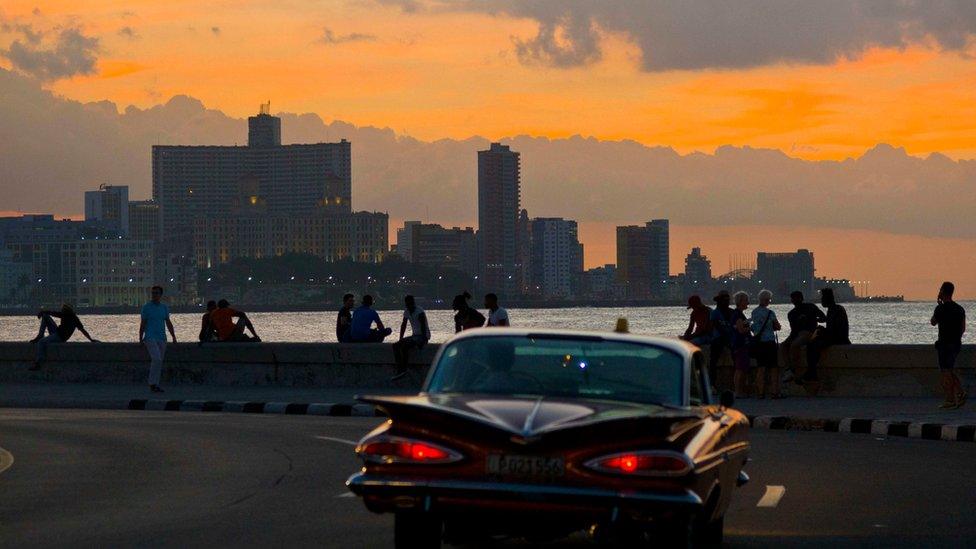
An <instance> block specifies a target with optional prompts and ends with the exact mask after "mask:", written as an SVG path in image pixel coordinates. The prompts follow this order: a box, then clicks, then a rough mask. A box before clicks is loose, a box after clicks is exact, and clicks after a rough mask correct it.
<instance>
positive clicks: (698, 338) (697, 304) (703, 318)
mask: <svg viewBox="0 0 976 549" xmlns="http://www.w3.org/2000/svg"><path fill="white" fill-rule="evenodd" d="M688 309H690V310H691V315H690V318H689V319H688V329H687V330H685V333H684V335H682V336H681V339H683V340H685V341H688V342H690V343H693V344H695V345H698V346H702V345H705V344H706V343H708V342H710V341H711V340H712V321H711V319H710V316H711V314H712V308H711V307H709V306H708V305H705V304H704V303H702V299H701V297H699V296H697V295H693V296H691V297H689V298H688Z"/></svg>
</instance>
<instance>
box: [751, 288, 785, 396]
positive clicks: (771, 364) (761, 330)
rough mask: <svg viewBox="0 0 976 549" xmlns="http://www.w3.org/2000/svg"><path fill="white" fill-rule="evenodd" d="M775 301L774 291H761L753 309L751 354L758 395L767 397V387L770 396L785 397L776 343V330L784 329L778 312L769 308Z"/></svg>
mask: <svg viewBox="0 0 976 549" xmlns="http://www.w3.org/2000/svg"><path fill="white" fill-rule="evenodd" d="M772 301H773V292H770V291H769V290H763V291H761V292H759V306H758V307H756V308H755V309H753V310H752V317H751V320H752V326H751V329H752V334H753V336H752V341H750V354H752V356H753V357H755V359H756V366H757V368H756V397H758V398H766V394H767V389H768V390H769V396H770V398H776V399H779V398H783V394H782V392H780V385H779V384H780V379H779V360H778V358H779V346H778V345H777V344H776V332H778V331H780V329H782V326H780V324H779V320H778V319H777V318H776V313H775V312H774V311H773V310H772V309H770V308H769V304H770V303H771V302H772Z"/></svg>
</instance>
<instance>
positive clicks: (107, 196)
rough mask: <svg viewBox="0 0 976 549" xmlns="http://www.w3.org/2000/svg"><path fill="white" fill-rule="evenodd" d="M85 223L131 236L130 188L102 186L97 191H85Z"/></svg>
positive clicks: (120, 234) (124, 235)
mask: <svg viewBox="0 0 976 549" xmlns="http://www.w3.org/2000/svg"><path fill="white" fill-rule="evenodd" d="M85 221H87V222H89V223H96V224H98V225H100V226H101V227H103V228H104V229H105V230H108V231H112V232H114V233H116V234H117V235H119V236H123V237H127V236H129V187H127V186H124V185H123V186H116V185H100V186H99V187H98V190H97V191H85Z"/></svg>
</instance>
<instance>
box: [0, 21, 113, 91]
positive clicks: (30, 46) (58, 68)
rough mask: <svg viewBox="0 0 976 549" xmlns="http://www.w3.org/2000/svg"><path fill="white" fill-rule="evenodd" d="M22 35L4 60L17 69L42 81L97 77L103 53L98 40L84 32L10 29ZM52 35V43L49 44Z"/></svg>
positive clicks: (9, 49)
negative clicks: (87, 75) (97, 67)
mask: <svg viewBox="0 0 976 549" xmlns="http://www.w3.org/2000/svg"><path fill="white" fill-rule="evenodd" d="M6 27H10V28H13V29H14V31H15V32H17V33H19V34H20V35H21V37H22V38H23V40H21V38H16V39H14V41H13V42H11V43H10V46H9V47H8V48H7V49H5V50H0V56H3V57H5V58H7V60H9V61H10V63H11V65H13V67H14V68H15V69H17V70H19V71H21V72H23V73H26V74H29V75H31V76H33V77H34V78H37V79H38V80H41V81H45V82H48V81H53V80H60V79H62V78H70V77H72V76H76V75H84V74H94V73H95V72H96V71H95V64H96V62H97V61H98V59H97V54H98V52H99V51H100V47H99V41H98V38H97V37H94V36H85V35H84V34H83V33H82V31H81V29H78V28H63V29H61V30H60V31H59V32H56V33H54V32H52V33H45V32H43V31H36V30H34V29H33V28H32V27H31V26H30V25H22V24H18V25H13V26H11V25H6ZM49 35H51V36H53V39H51V40H45V39H46V38H47V37H48V36H49Z"/></svg>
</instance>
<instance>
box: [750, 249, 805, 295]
mask: <svg viewBox="0 0 976 549" xmlns="http://www.w3.org/2000/svg"><path fill="white" fill-rule="evenodd" d="M815 272H816V270H815V268H814V261H813V253H812V252H811V251H809V250H804V249H800V250H797V251H796V252H787V253H770V252H759V253H758V254H756V272H755V274H754V275H753V277H752V278H753V280H754V281H755V282H756V284H758V285H759V286H761V287H763V288H767V289H769V290H771V291H772V292H773V293H774V294H778V295H789V294H790V292H793V291H795V290H799V291H801V292H803V293H804V294H806V295H807V297H810V296H812V295H813V294H814V291H815V289H816V288H814V273H815Z"/></svg>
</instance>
